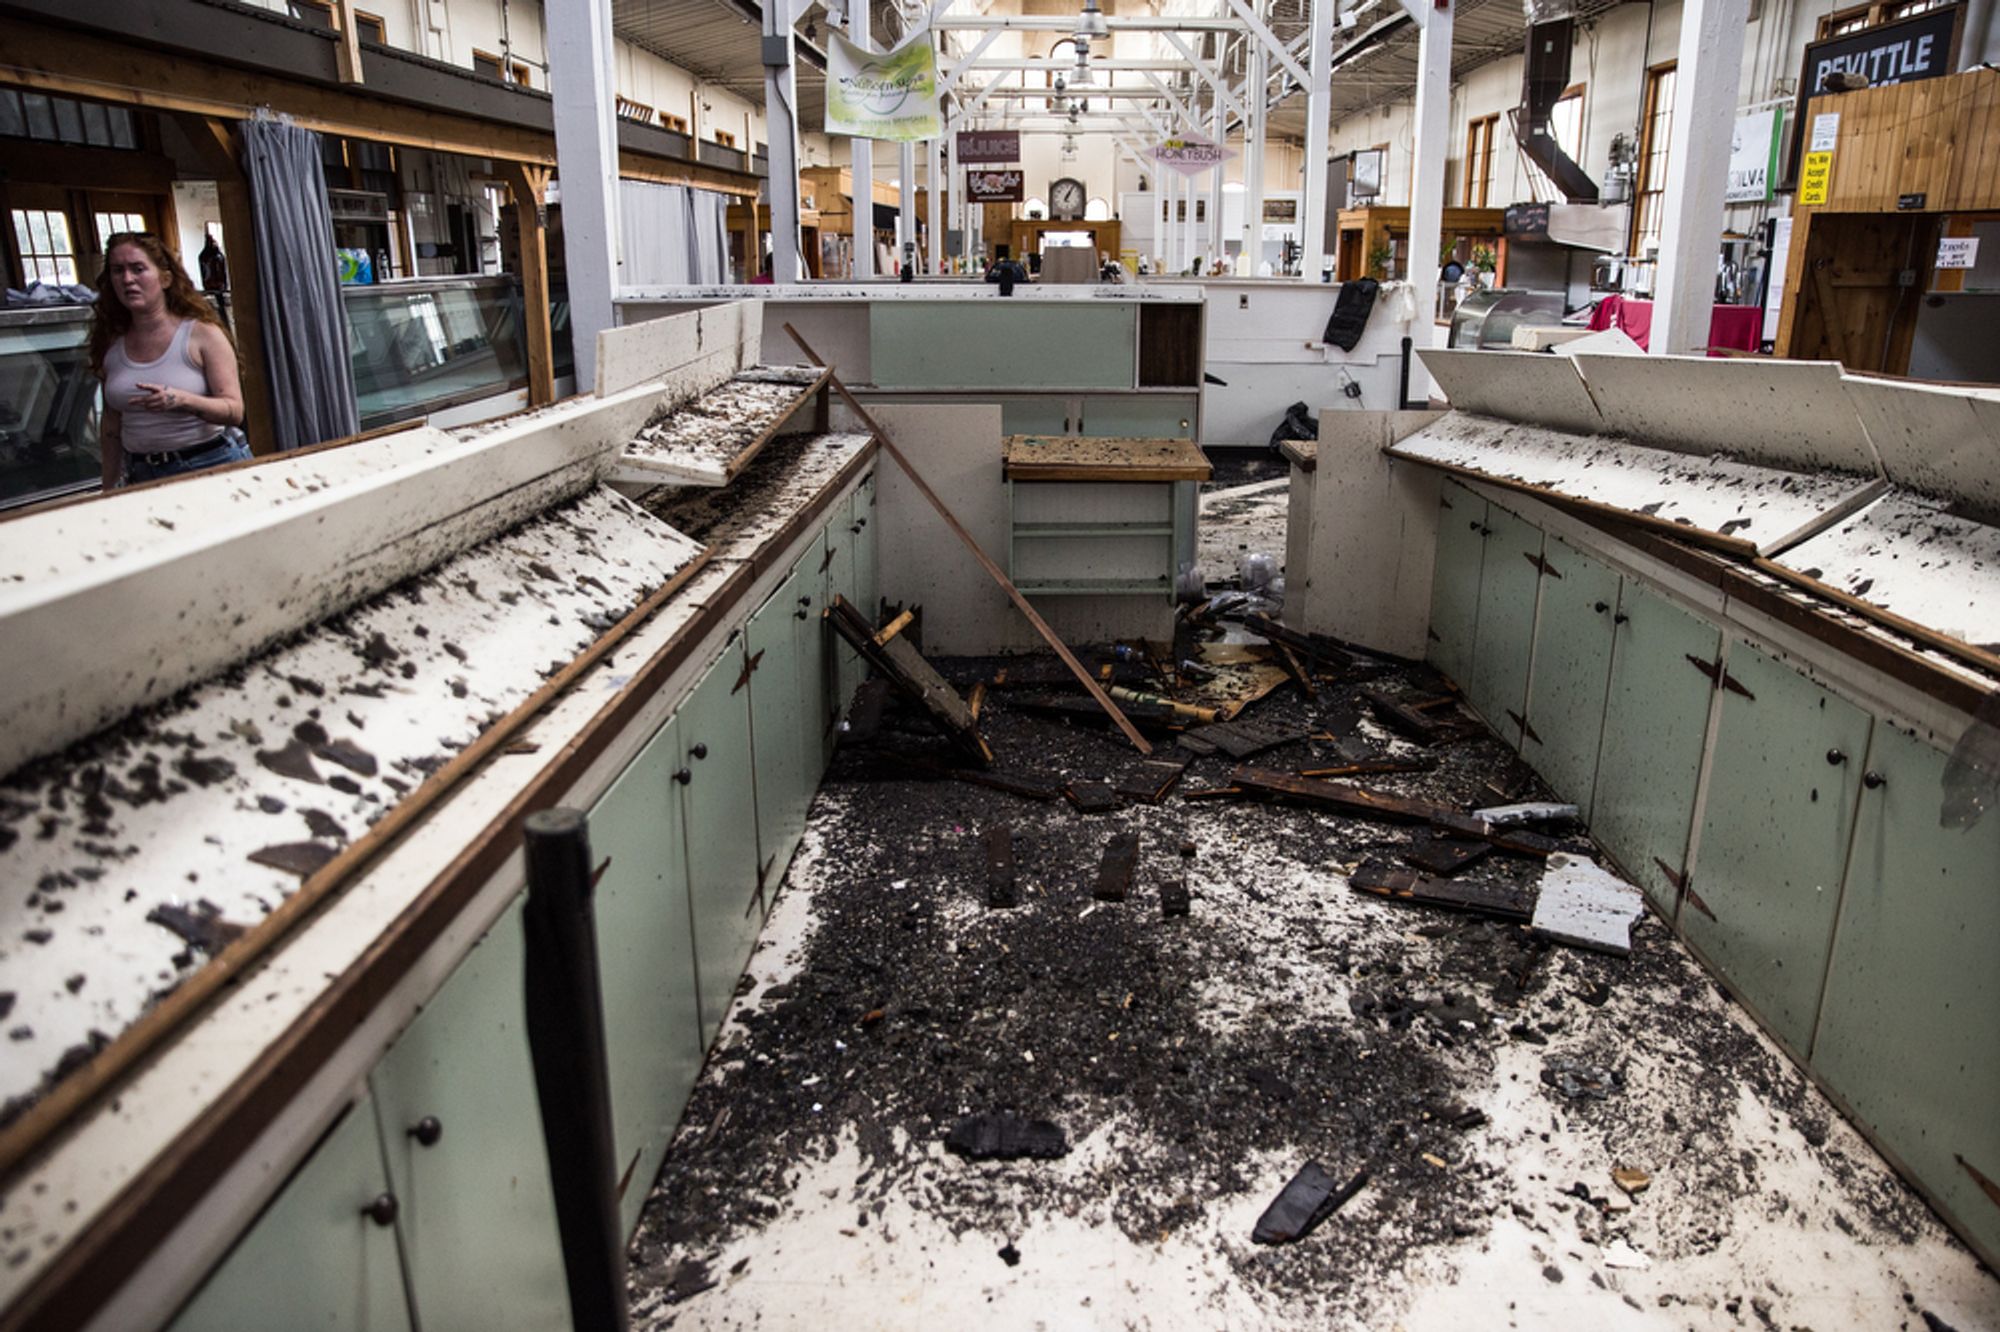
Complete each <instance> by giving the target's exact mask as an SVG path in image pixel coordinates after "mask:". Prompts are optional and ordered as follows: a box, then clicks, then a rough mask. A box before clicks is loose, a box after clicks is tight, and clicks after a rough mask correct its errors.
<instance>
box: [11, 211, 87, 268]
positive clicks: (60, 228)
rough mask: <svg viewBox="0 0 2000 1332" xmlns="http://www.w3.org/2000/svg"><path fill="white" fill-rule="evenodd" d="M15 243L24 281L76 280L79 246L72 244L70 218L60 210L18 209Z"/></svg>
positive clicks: (16, 212)
mask: <svg viewBox="0 0 2000 1332" xmlns="http://www.w3.org/2000/svg"><path fill="white" fill-rule="evenodd" d="M14 241H15V244H16V245H17V246H18V247H19V249H20V253H21V278H22V280H23V281H25V282H60V283H64V284H68V283H72V282H75V281H76V246H75V245H73V244H72V243H71V242H70V238H69V218H68V217H67V216H66V215H65V214H64V213H63V212H62V211H61V210H60V209H55V208H16V209H15V210H14Z"/></svg>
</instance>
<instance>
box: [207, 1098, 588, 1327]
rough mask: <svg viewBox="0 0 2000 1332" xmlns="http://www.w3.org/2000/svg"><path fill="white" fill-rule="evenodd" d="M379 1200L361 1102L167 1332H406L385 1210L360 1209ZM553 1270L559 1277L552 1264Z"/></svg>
mask: <svg viewBox="0 0 2000 1332" xmlns="http://www.w3.org/2000/svg"><path fill="white" fill-rule="evenodd" d="M385 1195H387V1196H389V1197H392V1198H393V1197H394V1196H395V1195H394V1194H393V1193H392V1192H391V1190H390V1188H389V1180H388V1176H387V1174H386V1173H385V1172H384V1170H383V1167H382V1137H381V1134H380V1133H379V1132H378V1131H377V1129H376V1124H375V1106H374V1104H373V1103H372V1102H371V1101H370V1099H369V1098H368V1097H367V1096H363V1097H362V1098H361V1099H360V1100H358V1101H356V1102H355V1103H354V1104H353V1105H351V1106H349V1107H348V1108H347V1110H346V1111H345V1112H344V1113H343V1114H342V1116H341V1118H340V1119H339V1121H337V1122H336V1123H335V1124H334V1126H333V1127H332V1128H331V1129H329V1130H328V1131H327V1133H326V1136H325V1137H323V1138H321V1139H320V1142H319V1145H318V1146H317V1147H315V1148H314V1149H313V1152H312V1155H311V1156H309V1157H307V1158H306V1161H305V1164H303V1165H301V1166H300V1167H299V1168H298V1170H297V1171H296V1172H295V1173H294V1174H293V1176H292V1177H291V1179H289V1180H288V1181H286V1183H285V1186H284V1188H283V1189H282V1190H281V1191H280V1192H279V1194H278V1196H277V1197H276V1198H274V1199H272V1201H271V1204H270V1205H269V1206H268V1207H266V1208H265V1209H264V1212H263V1215H261V1216H259V1217H258V1218H257V1220H256V1222H255V1223H254V1224H253V1225H252V1226H251V1227H250V1229H249V1230H248V1231H246V1232H245V1233H244V1235H243V1237H242V1238H241V1239H239V1240H237V1241H236V1247H235V1248H233V1249H231V1250H230V1252H229V1256H228V1257H227V1258H225V1259H223V1260H222V1263H221V1265H220V1266H219V1267H217V1268H216V1269H215V1271H214V1272H213V1273H211V1274H210V1275H209V1278H208V1281H207V1282H206V1283H205V1284H204V1285H203V1286H202V1288H201V1289H200V1290H198V1291H197V1292H195V1295H194V1298H193V1299H191V1300H189V1301H188V1303H187V1305H186V1307H184V1308H183V1309H182V1310H181V1312H180V1316H179V1317H177V1318H175V1319H174V1321H173V1323H172V1324H171V1326H172V1328H173V1332H264V1330H265V1329H267V1328H272V1327H287V1328H313V1329H324V1330H325V1332H391V1330H392V1329H393V1330H399V1332H407V1329H408V1328H409V1327H410V1310H409V1305H408V1303H407V1301H406V1300H405V1298H404V1293H403V1273H402V1270H401V1268H400V1267H399V1265H398V1262H397V1256H396V1232H395V1229H394V1228H393V1213H390V1212H386V1211H385V1212H384V1214H383V1219H382V1220H380V1221H377V1220H376V1219H374V1218H372V1217H370V1216H369V1215H367V1214H366V1213H365V1212H364V1211H363V1209H364V1208H367V1207H369V1206H370V1205H371V1204H372V1203H374V1202H375V1201H376V1200H377V1199H379V1198H382V1197H384V1196H385ZM556 1270H557V1277H558V1280H560V1277H561V1262H560V1258H558V1260H557V1269H556ZM565 1304H567V1301H565ZM562 1312H563V1317H564V1318H567V1317H568V1313H569V1311H568V1309H567V1307H565V1308H564V1309H563V1311H562Z"/></svg>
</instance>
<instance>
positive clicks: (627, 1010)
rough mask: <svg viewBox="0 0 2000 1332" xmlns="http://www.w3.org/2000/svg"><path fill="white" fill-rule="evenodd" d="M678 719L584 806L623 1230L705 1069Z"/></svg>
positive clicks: (632, 1217)
mask: <svg viewBox="0 0 2000 1332" xmlns="http://www.w3.org/2000/svg"><path fill="white" fill-rule="evenodd" d="M680 762H681V738H680V727H679V722H678V721H677V720H676V721H670V722H668V723H667V725H666V726H664V727H663V728H661V730H660V731H659V733H658V734H657V735H655V736H654V737H653V739H652V741H651V742H650V743H648V744H647V746H646V748H645V749H643V750H642V751H640V753H639V756H638V757H637V758H635V759H634V760H632V763H631V764H630V766H628V767H627V768H626V769H625V771H624V773H623V774H621V775H620V776H619V778H618V780H617V781H616V782H615V783H614V784H613V785H612V787H611V789H610V790H609V791H607V792H605V793H604V798H603V799H601V800H599V801H598V802H597V805H596V807H595V808H594V809H592V810H591V811H590V852H591V860H592V861H593V862H594V863H595V864H597V865H601V866H602V867H603V873H602V877H601V878H599V879H598V881H597V892H596V894H595V914H596V918H597V957H598V973H599V977H600V983H601V984H602V986H603V992H604V1039H605V1046H606V1048H607V1049H608V1050H609V1052H610V1065H611V1125H612V1136H613V1140H614V1143H615V1149H616V1150H615V1155H616V1160H617V1166H618V1173H619V1178H620V1180H621V1181H623V1192H622V1193H621V1194H620V1196H619V1201H618V1218H619V1221H620V1222H621V1224H622V1226H623V1229H624V1233H625V1234H628V1235H629V1234H630V1233H631V1232H632V1227H633V1226H634V1225H635V1224H636V1223H637V1222H638V1219H639V1209H640V1206H641V1205H642V1204H643V1203H644V1202H645V1199H646V1192H647V1189H648V1188H649V1187H650V1186H651V1184H652V1181H653V1176H654V1175H656V1174H658V1173H659V1169H660V1162H661V1160H662V1159H663V1158H664V1157H665V1156H666V1151H667V1142H668V1140H669V1139H670V1138H671V1137H672V1136H673V1131H674V1126H675V1125H676V1124H677V1123H679V1122H680V1116H681V1111H682V1109H684V1108H685V1107H686V1105H687V1098H688V1093H689V1092H690V1091H692V1090H693V1088H694V1080H695V1078H696V1076H698V1075H699V1074H700V1072H701V1055H702V1041H701V1031H702V1027H701V1007H700V1002H699V1000H698V998H697V995H696V989H695V972H694V935H693V926H692V923H691V921H690V918H689V907H688V889H687V853H686V848H685V847H684V846H683V845H682V832H681V817H680V814H681V811H680V801H681V794H680V791H681V788H680V785H679V783H677V782H676V781H675V780H674V772H675V770H676V769H678V768H679V766H680Z"/></svg>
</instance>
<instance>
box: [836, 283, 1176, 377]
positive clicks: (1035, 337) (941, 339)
mask: <svg viewBox="0 0 2000 1332" xmlns="http://www.w3.org/2000/svg"><path fill="white" fill-rule="evenodd" d="M1137 313H1138V309H1137V307H1136V306H1134V305H1131V304H1129V303H1126V302H1116V303H1113V302H1106V303H1104V304H1102V305H1098V304H1090V303H1084V302H1076V303H1071V302H1061V303H1056V302H1049V301H1021V302H1017V303H1009V302H1006V301H995V300H983V301H967V302H964V303H959V302H956V301H953V302H943V301H878V302H876V303H875V305H874V307H873V308H872V309H871V310H870V311H869V320H868V348H869V360H870V364H871V366H872V367H873V373H874V376H875V387H876V388H880V389H931V388H1050V389H1061V388H1117V389H1128V388H1131V387H1132V386H1133V385H1134V384H1135V383H1136V382H1137V377H1136V373H1135V369H1134V364H1135V358H1136V356H1137V354H1138V334H1137V324H1136V322H1135V321H1136V319H1137Z"/></svg>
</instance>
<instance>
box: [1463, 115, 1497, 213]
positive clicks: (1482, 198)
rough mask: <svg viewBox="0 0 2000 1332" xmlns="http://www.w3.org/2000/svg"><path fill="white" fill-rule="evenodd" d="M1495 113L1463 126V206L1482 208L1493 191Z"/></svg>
mask: <svg viewBox="0 0 2000 1332" xmlns="http://www.w3.org/2000/svg"><path fill="white" fill-rule="evenodd" d="M1499 123H1500V117H1499V116H1498V115H1497V114H1495V115H1491V116H1481V117H1479V118H1478V119H1477V120H1474V121H1473V122H1472V123H1471V124H1469V125H1467V126H1466V127H1465V206H1466V207H1467V208H1484V207H1486V206H1487V202H1486V201H1487V199H1488V198H1489V197H1490V196H1491V194H1492V191H1493V130H1494V128H1495V127H1496V126H1497V125H1499Z"/></svg>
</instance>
